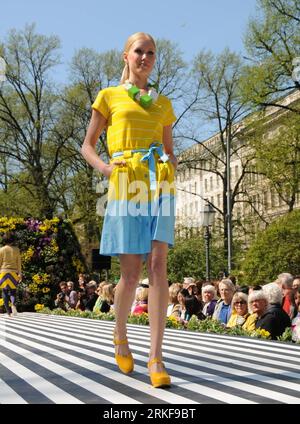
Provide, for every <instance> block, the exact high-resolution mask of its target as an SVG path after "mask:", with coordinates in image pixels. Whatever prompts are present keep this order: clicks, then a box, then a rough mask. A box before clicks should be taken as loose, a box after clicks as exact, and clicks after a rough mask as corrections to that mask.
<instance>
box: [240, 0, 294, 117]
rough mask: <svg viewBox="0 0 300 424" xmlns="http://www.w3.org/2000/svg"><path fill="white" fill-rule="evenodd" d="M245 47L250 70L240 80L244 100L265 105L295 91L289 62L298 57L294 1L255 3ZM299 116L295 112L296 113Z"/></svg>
mask: <svg viewBox="0 0 300 424" xmlns="http://www.w3.org/2000/svg"><path fill="white" fill-rule="evenodd" d="M245 45H246V49H247V53H248V55H250V57H251V61H252V63H254V62H256V64H254V65H253V64H252V65H251V66H247V67H245V72H244V76H243V79H242V84H241V86H242V88H243V95H244V98H245V99H247V100H250V101H251V102H252V104H253V105H254V106H257V105H266V104H270V103H272V102H273V100H274V99H275V98H276V97H278V96H279V95H282V94H283V92H284V90H291V89H292V88H296V89H298V90H299V84H297V83H296V81H293V79H292V74H293V70H294V69H293V68H294V66H293V59H294V58H296V57H298V56H299V55H300V50H299V46H300V26H299V5H298V4H297V1H295V0H285V1H282V0H258V15H257V16H256V17H254V18H251V19H250V22H249V26H248V31H247V33H246V36H245ZM298 113H299V109H298Z"/></svg>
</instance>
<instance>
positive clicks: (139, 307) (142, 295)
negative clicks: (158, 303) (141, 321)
mask: <svg viewBox="0 0 300 424" xmlns="http://www.w3.org/2000/svg"><path fill="white" fill-rule="evenodd" d="M148 293H149V288H148V287H141V290H140V291H139V292H138V294H137V299H136V301H137V302H136V305H135V307H134V309H133V311H132V313H133V314H134V315H141V314H142V313H148Z"/></svg>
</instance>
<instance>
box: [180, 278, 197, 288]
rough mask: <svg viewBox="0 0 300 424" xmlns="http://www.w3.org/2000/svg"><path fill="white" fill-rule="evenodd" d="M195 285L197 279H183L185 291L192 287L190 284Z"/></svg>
mask: <svg viewBox="0 0 300 424" xmlns="http://www.w3.org/2000/svg"><path fill="white" fill-rule="evenodd" d="M194 283H195V278H192V277H184V279H183V284H182V288H183V289H187V288H188V286H189V285H190V284H194Z"/></svg>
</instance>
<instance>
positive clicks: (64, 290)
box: [54, 281, 70, 311]
mask: <svg viewBox="0 0 300 424" xmlns="http://www.w3.org/2000/svg"><path fill="white" fill-rule="evenodd" d="M59 288H60V291H59V293H58V294H57V296H56V299H55V301H54V304H55V307H56V308H60V309H63V310H64V311H67V310H68V309H70V307H69V296H68V287H67V283H66V282H65V281H61V282H60V283H59Z"/></svg>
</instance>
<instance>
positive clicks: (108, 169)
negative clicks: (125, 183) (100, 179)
mask: <svg viewBox="0 0 300 424" xmlns="http://www.w3.org/2000/svg"><path fill="white" fill-rule="evenodd" d="M116 166H126V161H125V160H119V161H115V162H113V163H110V164H108V165H105V168H104V169H103V170H102V173H103V175H104V176H105V177H106V178H109V177H110V176H111V174H112V172H113V170H114V168H115V167H116Z"/></svg>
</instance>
